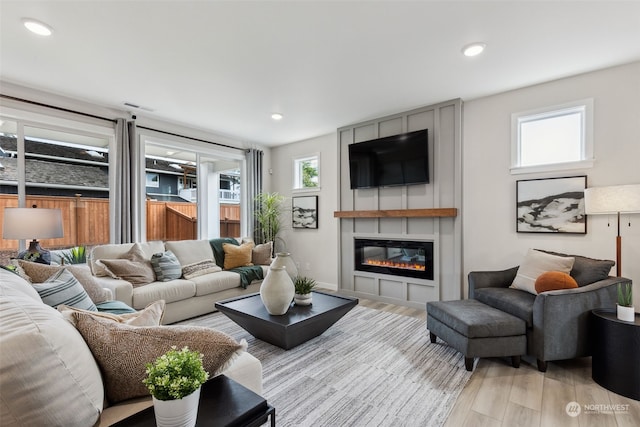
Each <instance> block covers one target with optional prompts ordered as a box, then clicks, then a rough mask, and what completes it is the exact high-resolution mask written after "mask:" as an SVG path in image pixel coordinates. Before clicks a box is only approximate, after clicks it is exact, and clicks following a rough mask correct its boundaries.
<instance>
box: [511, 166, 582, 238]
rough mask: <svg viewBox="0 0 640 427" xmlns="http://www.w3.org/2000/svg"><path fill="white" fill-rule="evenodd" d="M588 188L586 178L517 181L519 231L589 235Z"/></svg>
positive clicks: (517, 228) (517, 223)
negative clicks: (586, 201)
mask: <svg viewBox="0 0 640 427" xmlns="http://www.w3.org/2000/svg"><path fill="white" fill-rule="evenodd" d="M586 187H587V176H586V175H581V176H570V177H566V178H540V179H526V180H521V181H517V182H516V212H517V216H516V231H517V232H518V233H571V234H586V233H587V219H586V217H585V209H584V197H585V196H584V192H585V188H586Z"/></svg>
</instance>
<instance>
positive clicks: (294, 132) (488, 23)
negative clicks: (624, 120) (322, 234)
mask: <svg viewBox="0 0 640 427" xmlns="http://www.w3.org/2000/svg"><path fill="white" fill-rule="evenodd" d="M0 15H1V21H0V67H1V68H0V78H1V79H2V80H3V81H6V82H10V83H15V84H18V85H23V86H28V87H32V88H36V89H41V90H45V91H49V92H53V93H56V94H60V95H65V96H69V97H72V98H76V99H79V100H83V101H89V102H92V103H95V104H98V105H101V106H105V107H110V108H118V109H123V110H124V109H126V107H124V105H123V103H124V102H131V103H134V104H137V105H140V106H143V107H146V108H150V109H152V110H153V111H152V112H146V111H136V112H135V113H136V114H137V115H138V116H148V117H151V118H155V119H163V120H170V121H172V122H178V123H182V124H185V125H188V126H191V127H195V128H199V129H205V130H209V131H213V132H215V133H220V134H225V135H230V136H233V137H235V138H237V139H240V140H244V141H248V142H251V143H260V144H264V145H271V146H273V145H279V144H284V143H289V142H294V141H300V140H303V139H307V138H311V137H314V136H318V135H324V134H328V133H331V132H335V130H336V128H338V127H341V126H345V125H348V124H351V123H355V122H359V121H363V120H367V119H372V118H375V117H379V116H383V115H387V114H393V113H397V112H401V111H405V110H408V109H412V108H416V107H420V106H423V105H429V104H432V103H436V102H441V101H446V100H449V99H452V98H462V99H463V100H469V99H473V98H477V97H481V96H485V95H489V94H493V93H497V92H502V91H505V90H510V89H514V88H518V87H523V86H528V85H531V84H535V83H540V82H544V81H549V80H553V79H557V78H561V77H565V76H569V75H574V74H578V73H582V72H587V71H591V70H595V69H600V68H605V67H608V66H613V65H617V64H622V63H627V62H632V61H636V60H640V2H638V1H628V2H616V1H590V2H586V1H577V2H568V1H553V2H541V1H510V2H507V1H497V2H486V1H470V2H461V1H440V2H437V1H414V2H402V1H375V2H368V1H356V0H354V1H316V2H312V1H288V2H285V1H260V2H248V1H233V2H231V1H229V2H218V1H187V0H180V1H178V0H174V1H90V0H85V1H53V0H50V1H29V0H20V1H5V0H0ZM23 17H31V18H36V19H39V20H41V21H44V22H46V23H47V24H49V25H50V26H51V27H53V29H54V34H53V36H51V37H48V38H43V37H41V36H36V35H34V34H31V33H29V32H27V31H26V30H25V29H24V27H23V26H22V23H21V18H23ZM474 41H483V42H485V43H486V44H487V49H486V51H485V53H484V54H483V55H481V56H480V57H475V58H467V57H464V56H463V55H462V54H461V52H460V50H461V48H462V46H463V45H465V44H468V43H470V42H474ZM0 89H1V88H0ZM276 111H277V112H281V113H283V114H284V119H283V120H281V121H279V122H275V121H273V120H272V119H271V118H270V115H271V113H272V112H276Z"/></svg>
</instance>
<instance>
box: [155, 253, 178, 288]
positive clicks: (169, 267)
mask: <svg viewBox="0 0 640 427" xmlns="http://www.w3.org/2000/svg"><path fill="white" fill-rule="evenodd" d="M151 266H152V267H153V271H154V272H155V273H156V280H159V281H161V282H168V281H169V280H174V279H179V278H180V277H181V276H182V267H181V266H180V262H179V261H178V258H177V257H176V256H175V255H174V254H173V252H171V251H165V252H162V253H157V254H153V255H152V256H151Z"/></svg>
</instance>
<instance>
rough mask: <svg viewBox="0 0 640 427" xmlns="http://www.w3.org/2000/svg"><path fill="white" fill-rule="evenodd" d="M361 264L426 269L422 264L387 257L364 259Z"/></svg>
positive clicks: (417, 269) (416, 269)
mask: <svg viewBox="0 0 640 427" xmlns="http://www.w3.org/2000/svg"><path fill="white" fill-rule="evenodd" d="M363 264H366V265H373V266H376V267H392V268H401V269H404V270H415V271H425V270H426V267H425V265H424V264H416V263H413V262H397V261H391V260H388V259H365V260H364V262H363Z"/></svg>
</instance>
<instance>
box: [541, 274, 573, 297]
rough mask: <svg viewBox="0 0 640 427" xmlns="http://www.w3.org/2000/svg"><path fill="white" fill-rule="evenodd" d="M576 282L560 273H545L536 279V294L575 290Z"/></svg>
mask: <svg viewBox="0 0 640 427" xmlns="http://www.w3.org/2000/svg"><path fill="white" fill-rule="evenodd" d="M577 287H578V283H576V280H575V279H574V278H573V277H571V276H570V275H568V274H567V273H562V272H560V271H547V272H545V273H542V274H541V275H540V276H538V278H537V279H536V292H537V293H540V292H547V291H557V290H558V289H572V288H577Z"/></svg>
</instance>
